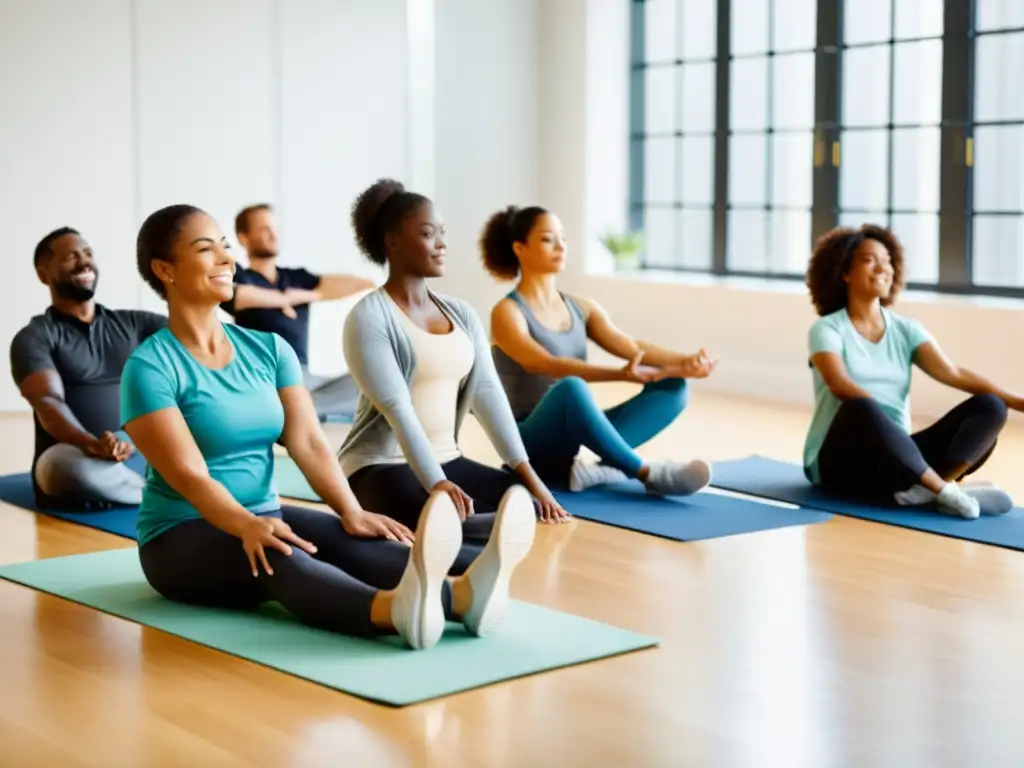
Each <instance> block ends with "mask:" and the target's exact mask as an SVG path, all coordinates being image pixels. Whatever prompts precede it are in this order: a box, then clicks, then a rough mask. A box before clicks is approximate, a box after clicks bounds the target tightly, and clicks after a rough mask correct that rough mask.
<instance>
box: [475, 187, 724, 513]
mask: <svg viewBox="0 0 1024 768" xmlns="http://www.w3.org/2000/svg"><path fill="white" fill-rule="evenodd" d="M480 249H481V251H482V256H483V262H484V266H485V267H486V268H487V271H488V272H490V273H491V275H492V276H493V277H494V278H495V279H498V280H502V281H513V280H514V281H516V287H515V290H513V291H512V292H511V293H509V294H508V296H507V297H505V298H504V299H503V300H502V301H500V302H498V304H497V305H495V307H494V310H493V311H492V312H491V335H492V337H493V342H494V343H493V347H492V350H493V355H494V363H495V366H496V367H497V369H498V373H499V375H500V376H501V381H502V385H503V386H504V387H505V391H506V393H507V394H508V397H509V400H510V401H511V403H512V410H513V412H514V414H515V417H516V420H517V421H518V423H519V431H520V434H521V435H522V437H523V442H524V443H525V444H526V450H527V452H528V453H529V455H530V460H531V461H532V462H533V464H534V466H536V467H537V471H538V472H539V473H540V475H541V477H543V478H544V479H545V480H546V481H548V482H550V483H552V484H557V485H558V486H561V487H567V488H568V489H569V490H570V491H582V490H585V489H587V488H590V487H593V486H597V485H604V484H607V483H612V482H621V481H624V480H626V479H627V477H631V478H637V479H639V480H640V481H642V482H643V483H644V485H645V486H646V487H647V490H648V491H650V492H652V493H660V494H666V495H688V494H691V493H695V492H697V491H699V490H700V489H701V488H703V487H705V486H706V485H707V484H708V483H709V482H710V480H711V466H710V465H709V464H708V463H707V462H706V461H702V460H700V459H695V460H692V461H689V462H680V461H650V462H648V461H645V460H644V459H643V458H641V456H640V455H639V454H638V453H637V452H636V449H637V448H638V447H639V446H641V445H643V444H644V443H646V442H647V441H648V440H650V439H651V438H653V437H654V436H655V435H657V434H659V433H660V432H662V431H663V430H664V429H665V428H666V427H668V426H669V424H671V423H672V422H673V421H675V419H676V418H677V417H678V416H679V414H680V413H682V411H683V409H684V408H685V407H686V404H687V400H688V387H687V379H693V378H704V377H706V376H708V375H710V374H711V372H712V371H713V370H714V368H715V361H714V360H712V359H711V358H710V356H709V355H708V354H707V352H706V351H705V350H703V349H702V350H700V351H699V352H698V353H696V354H691V355H687V354H681V353H678V352H673V351H671V350H667V349H662V348H660V347H657V346H655V345H654V344H650V343H647V342H644V341H637V340H635V339H633V338H632V337H630V336H629V335H628V334H627V333H625V332H624V331H622V330H620V329H619V328H617V327H616V326H615V324H614V323H613V322H612V320H611V318H610V317H609V316H608V313H607V312H605V310H604V309H603V308H602V307H601V306H600V305H599V304H598V303H597V302H596V301H592V300H590V299H584V298H582V297H580V296H570V295H568V294H566V293H563V292H562V291H560V290H559V289H558V283H557V280H558V275H559V273H560V272H561V271H562V270H563V268H564V267H565V258H566V254H567V252H568V246H567V244H566V242H565V236H564V233H563V232H562V224H561V222H560V221H559V220H558V217H557V216H555V215H554V214H553V213H551V212H550V211H547V210H545V209H544V208H541V207H539V206H530V207H528V208H514V207H512V208H507V209H506V210H503V211H499V212H498V213H495V214H494V215H493V216H491V218H490V219H489V220H488V222H487V225H486V226H485V227H484V231H483V234H482V235H481V237H480ZM591 341H593V342H594V343H595V344H597V345H598V346H600V347H601V348H602V349H604V350H605V351H606V352H608V353H610V354H612V355H614V356H615V357H617V358H619V359H620V360H621V362H620V363H619V364H618V365H612V366H605V365H598V364H596V363H593V362H590V361H589V360H588V359H587V350H588V345H589V343H590V342H591ZM597 381H628V382H633V383H638V384H643V385H644V386H643V389H642V390H641V391H640V392H638V393H637V394H636V395H635V396H634V397H632V398H630V399H629V400H626V401H625V402H623V403H620V404H619V405H617V406H615V407H614V408H611V409H609V410H602V409H601V408H600V406H598V404H597V401H596V400H595V399H594V395H593V392H592V391H591V390H590V387H588V386H587V383H586V382H597ZM582 447H586V448H588V449H590V450H591V451H593V452H594V453H595V454H596V455H597V456H598V458H599V459H600V460H601V461H600V463H589V462H584V461H582V460H579V458H578V454H579V452H580V448H582Z"/></svg>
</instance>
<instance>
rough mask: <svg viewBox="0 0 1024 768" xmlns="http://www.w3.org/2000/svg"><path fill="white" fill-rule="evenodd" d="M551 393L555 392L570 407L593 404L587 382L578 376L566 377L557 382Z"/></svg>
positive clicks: (591, 393) (592, 396)
mask: <svg viewBox="0 0 1024 768" xmlns="http://www.w3.org/2000/svg"><path fill="white" fill-rule="evenodd" d="M552 392H557V393H558V395H559V396H560V397H561V398H563V400H564V401H565V403H566V404H567V405H568V406H570V407H572V406H576V407H580V406H586V405H590V404H591V403H593V402H594V393H593V392H591V391H590V387H588V386H587V382H585V381H584V380H583V379H581V378H580V377H579V376H567V377H566V378H564V379H561V380H559V381H558V383H557V384H555V386H554V387H552Z"/></svg>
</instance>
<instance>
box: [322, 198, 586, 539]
mask: <svg viewBox="0 0 1024 768" xmlns="http://www.w3.org/2000/svg"><path fill="white" fill-rule="evenodd" d="M352 223H353V226H354V228H355V233H356V241H357V243H358V244H359V246H360V248H361V249H362V250H363V252H364V253H365V254H366V256H367V257H368V258H369V259H370V260H371V261H373V262H374V263H375V264H380V265H385V264H386V265H387V268H388V278H387V281H386V282H385V283H384V286H383V287H382V288H380V289H378V290H376V291H374V292H373V293H371V294H369V295H368V296H366V297H365V298H363V299H362V300H361V301H360V302H359V303H358V304H356V306H355V307H354V308H353V310H352V313H351V314H350V315H349V317H348V320H347V321H346V323H345V334H344V349H345V358H346V359H347V360H348V364H349V370H351V371H352V375H353V376H354V377H355V379H356V381H357V382H358V383H359V388H360V390H361V392H362V395H361V396H360V400H359V407H358V410H357V412H356V420H355V424H354V425H353V427H352V431H351V432H350V433H349V435H348V438H347V439H346V440H345V442H344V443H343V444H342V447H341V450H340V452H339V454H338V457H339V460H340V461H341V466H342V468H343V469H344V472H345V474H346V476H348V479H349V482H350V483H351V485H352V490H353V492H354V493H355V495H356V498H357V499H359V502H360V503H361V504H362V505H363V506H366V507H370V508H373V509H386V510H388V514H390V515H393V516H394V517H395V518H397V519H398V520H400V521H401V522H404V523H405V524H406V525H409V526H413V525H415V523H416V518H417V517H418V516H419V514H420V512H419V510H420V507H422V506H423V503H424V501H426V499H427V497H428V496H429V495H430V494H431V493H435V492H438V491H440V492H444V493H447V494H449V495H450V496H451V497H452V499H453V501H454V502H455V505H456V507H457V508H458V510H459V514H460V515H461V516H462V518H463V520H464V521H465V522H464V532H465V535H466V536H467V537H472V538H485V537H486V536H487V535H488V532H489V531H490V528H491V526H492V525H493V522H494V514H493V513H494V512H495V510H496V509H497V508H498V505H499V502H500V500H501V498H502V495H503V494H504V493H505V492H506V491H507V489H508V488H510V487H512V486H513V485H514V484H515V483H516V482H517V479H516V476H518V479H519V480H520V481H521V482H522V483H523V484H524V485H525V486H526V487H527V488H528V489H529V490H530V491H531V493H532V494H533V496H534V498H535V500H536V502H537V506H538V509H539V513H540V517H541V519H542V520H543V521H545V522H563V521H565V520H567V519H568V514H567V513H566V512H565V510H563V509H562V507H561V506H560V505H559V504H558V502H557V501H555V499H554V497H553V496H552V494H551V492H550V491H549V490H548V488H547V487H546V486H545V485H544V483H543V482H542V481H541V480H540V478H539V477H538V476H537V474H536V473H535V472H534V471H533V468H532V467H531V466H530V463H529V461H528V460H527V456H526V451H525V450H524V449H523V443H522V440H520V438H519V432H518V431H517V430H516V425H515V421H514V420H513V418H512V412H511V410H510V409H509V405H508V400H507V399H506V398H505V394H504V392H502V390H501V384H500V382H499V381H498V378H497V375H496V374H495V371H494V363H493V362H492V361H491V357H490V355H489V354H488V350H487V338H486V335H485V334H484V331H483V328H482V325H481V323H480V319H479V317H478V316H477V314H476V312H474V311H473V309H472V308H471V307H470V306H469V305H468V304H466V303H465V302H463V301H460V300H458V299H454V298H450V297H446V296H440V295H438V294H436V293H434V292H433V291H430V290H429V289H428V288H427V280H428V279H433V278H438V277H442V276H443V275H444V263H445V254H446V248H447V246H446V245H445V241H444V224H443V223H442V221H441V218H440V215H439V214H438V212H437V210H436V209H435V208H434V205H433V204H432V203H431V201H430V200H429V199H427V198H426V197H423V196H422V195H418V194H415V193H412V192H407V191H406V190H405V188H404V187H403V186H402V185H401V184H400V183H398V182H396V181H391V180H381V181H378V182H377V183H376V184H374V185H373V186H371V187H370V188H369V189H367V190H366V191H365V192H363V194H362V195H360V196H359V198H358V199H357V200H356V201H355V204H354V205H353V209H352ZM469 412H472V413H473V414H474V415H475V416H476V417H477V418H478V419H479V420H480V422H481V423H482V425H483V427H484V429H485V430H486V431H487V434H488V436H489V437H490V439H491V441H492V442H493V443H494V446H495V447H496V448H497V449H498V454H499V455H500V456H501V459H502V461H504V462H505V465H506V467H508V468H510V469H495V468H492V467H488V466H485V465H483V464H478V463H477V462H475V461H471V460H470V459H467V458H466V457H465V456H463V455H462V451H461V450H460V448H459V443H458V435H459V431H460V427H461V425H462V422H463V419H464V418H465V416H466V414H467V413H469ZM474 513H475V514H474Z"/></svg>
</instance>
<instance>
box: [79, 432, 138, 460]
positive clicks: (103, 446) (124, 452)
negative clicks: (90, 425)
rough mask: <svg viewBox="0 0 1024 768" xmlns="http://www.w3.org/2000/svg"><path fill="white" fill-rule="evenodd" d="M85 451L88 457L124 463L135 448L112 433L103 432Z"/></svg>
mask: <svg viewBox="0 0 1024 768" xmlns="http://www.w3.org/2000/svg"><path fill="white" fill-rule="evenodd" d="M85 450H86V453H88V454H89V455H90V456H95V457H96V458H98V459H105V460H107V461H124V460H125V459H127V458H128V457H129V456H131V455H132V454H133V453H135V446H133V445H132V444H131V443H129V442H128V441H126V440H121V439H119V438H118V437H117V435H115V434H114V433H113V432H104V433H103V434H101V435H100V436H99V437H98V438H96V441H95V442H94V443H92V444H91V445H89V446H88V447H87V448H86V449H85Z"/></svg>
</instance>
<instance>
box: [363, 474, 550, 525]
mask: <svg viewBox="0 0 1024 768" xmlns="http://www.w3.org/2000/svg"><path fill="white" fill-rule="evenodd" d="M441 469H442V470H444V475H445V477H447V478H448V479H449V480H451V481H452V482H453V483H455V484H456V485H457V486H459V488H461V489H462V490H463V491H465V492H466V494H467V495H469V497H470V498H471V499H473V512H474V514H473V515H471V516H470V517H468V518H467V519H466V521H465V522H464V523H463V524H462V536H463V539H465V540H467V541H477V542H480V543H486V541H487V539H488V537H490V535H491V528H492V527H493V526H494V516H495V515H494V513H495V512H497V511H498V504H499V503H500V502H501V497H502V496H504V495H505V492H506V491H507V490H508V489H509V488H511V487H512V486H513V485H516V484H518V483H519V480H518V479H517V478H516V476H515V475H513V474H512V473H511V472H509V471H507V470H504V469H495V468H494V467H488V466H487V465H486V464H480V463H478V462H475V461H473V460H472V459H467V458H465V457H464V456H460V457H459V458H457V459H453V460H452V461H448V462H445V463H444V464H442V465H441ZM348 482H349V485H350V486H351V487H352V492H353V493H354V494H355V496H356V499H357V500H358V501H359V504H360V506H362V507H363V509H368V510H370V511H371V512H379V513H381V514H384V515H387V516H388V517H391V518H394V519H395V520H397V521H398V522H400V523H403V524H405V525H406V526H408V527H409V528H413V529H415V528H416V523H417V522H418V521H419V517H420V510H421V509H423V505H424V504H425V503H426V501H427V497H428V494H427V492H426V491H425V490H423V486H421V485H420V481H419V480H418V479H416V475H415V474H414V473H413V471H412V467H410V466H409V465H408V464H405V463H402V464H375V465H373V466H371V467H363V468H362V469H360V470H359V471H358V472H355V473H354V474H353V475H352V476H351V477H350V478H349V479H348ZM534 506H536V504H534Z"/></svg>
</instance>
